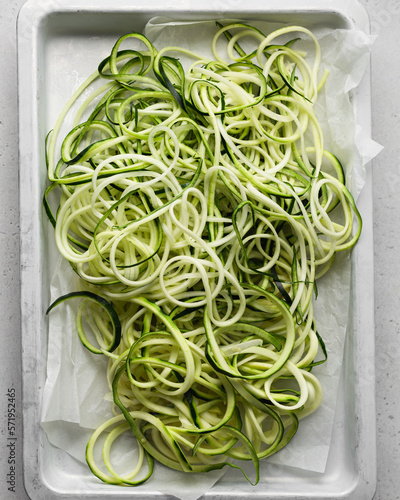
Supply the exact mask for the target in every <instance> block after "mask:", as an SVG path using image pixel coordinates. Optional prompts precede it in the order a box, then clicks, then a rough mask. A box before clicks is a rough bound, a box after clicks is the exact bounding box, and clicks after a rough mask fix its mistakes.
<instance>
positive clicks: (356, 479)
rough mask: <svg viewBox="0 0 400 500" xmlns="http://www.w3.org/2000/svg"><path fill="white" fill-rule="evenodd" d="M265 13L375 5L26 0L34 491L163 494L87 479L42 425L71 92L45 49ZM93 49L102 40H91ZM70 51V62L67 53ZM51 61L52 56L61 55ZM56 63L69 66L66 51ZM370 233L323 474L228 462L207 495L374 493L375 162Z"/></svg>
mask: <svg viewBox="0 0 400 500" xmlns="http://www.w3.org/2000/svg"><path fill="white" fill-rule="evenodd" d="M156 15H160V16H163V15H168V17H170V18H174V19H177V20H179V19H185V20H187V19H215V18H219V19H221V18H224V17H225V18H233V17H234V18H241V19H243V20H246V19H254V18H255V17H257V18H258V19H268V20H269V21H274V22H278V23H292V24H303V25H306V26H308V27H310V28H313V27H316V26H317V27H318V26H326V27H330V28H345V29H349V30H351V29H355V28H358V29H361V30H364V31H368V22H369V21H368V16H367V14H366V12H365V10H364V9H363V7H361V5H360V4H358V3H357V2H356V1H355V0H350V1H349V0H338V1H336V2H334V3H333V2H332V1H329V0H310V1H307V2H304V3H300V2H298V1H297V0H287V1H285V2H284V5H282V2H280V1H278V0H271V1H270V2H268V4H266V3H265V2H261V1H260V0H256V1H255V2H252V3H248V2H246V3H245V2H241V1H238V2H235V1H227V2H225V1H222V0H217V1H216V2H212V1H211V0H197V1H196V2H195V4H193V3H190V1H189V0H182V1H180V2H168V1H163V2H161V1H159V0H146V1H145V0H136V1H135V2H132V1H127V0H113V1H112V2H109V1H106V0H97V1H93V0H89V1H83V0H75V1H74V0H71V1H68V0H28V2H27V3H26V4H25V5H24V6H23V8H22V9H21V11H20V14H19V18H18V68H19V83H18V86H19V108H20V214H21V215H20V217H21V221H20V227H21V246H20V258H21V283H22V290H21V317H22V323H21V329H22V361H23V423H24V446H23V456H24V480H25V487H26V490H27V492H28V494H29V496H30V497H31V498H32V499H50V498H66V499H78V498H79V499H88V500H89V499H94V498H107V499H113V500H114V499H122V498H127V497H128V496H129V497H132V498H149V499H150V498H159V499H160V500H161V499H166V498H167V496H166V495H165V494H163V493H162V492H161V493H160V492H155V491H154V492H146V493H143V492H141V491H140V489H135V488H121V487H116V486H115V487H110V486H108V485H104V484H101V483H100V482H95V481H93V480H88V478H90V472H87V471H86V472H83V469H82V468H81V469H79V468H77V467H76V466H75V465H76V464H75V463H74V461H73V460H72V459H71V458H70V457H69V456H68V455H67V454H65V453H62V452H60V451H59V450H58V449H56V448H54V447H53V446H51V445H50V444H49V442H48V441H47V438H46V435H45V433H44V432H43V430H42V429H41V427H40V413H41V398H42V391H43V387H44V382H45V378H46V355H47V322H46V319H45V310H46V308H47V305H48V304H49V282H50V276H51V273H52V267H53V264H54V248H53V246H54V245H53V243H52V233H51V227H50V224H48V221H47V219H46V216H45V214H44V211H43V209H42V196H43V192H44V188H45V185H46V169H45V155H44V147H43V145H44V139H45V136H46V133H47V132H48V130H49V128H50V127H51V126H52V124H53V123H54V120H55V118H56V116H57V114H58V112H59V111H60V106H61V105H62V103H63V102H64V101H65V99H66V98H67V97H69V94H70V88H71V85H70V84H73V83H74V82H68V81H66V85H65V88H60V87H57V88H54V87H52V86H51V74H52V73H51V71H52V70H53V68H49V62H50V61H49V57H50V56H49V54H51V48H52V47H57V48H58V50H59V51H60V53H62V54H63V57H64V59H65V60H67V59H68V60H69V62H70V63H71V64H73V52H69V51H70V50H71V49H70V46H71V41H72V42H73V46H74V49H76V48H77V47H78V48H79V47H82V50H83V49H84V48H85V49H87V47H88V44H87V42H88V40H93V39H95V37H99V38H101V39H105V38H107V39H109V40H115V39H116V38H117V37H118V36H119V35H121V34H122V33H124V32H127V31H133V30H134V31H142V30H143V28H144V26H145V24H146V23H147V21H148V20H149V19H151V18H152V17H154V16H156ZM90 47H91V48H90V50H94V51H95V45H93V44H91V45H90ZM71 61H72V62H71ZM53 62H54V61H53ZM57 70H59V71H62V61H60V63H59V65H58V68H57ZM353 102H354V106H355V109H356V116H357V120H358V123H362V124H363V128H364V129H366V131H367V133H370V123H371V103H370V81H369V67H368V70H367V73H366V75H365V77H364V79H363V81H362V83H361V85H360V86H359V88H358V90H357V91H356V92H355V94H354V96H353ZM358 205H359V209H360V212H361V214H362V216H363V220H364V226H363V234H362V237H361V240H360V242H359V244H358V245H357V247H356V249H355V250H354V252H353V254H352V303H351V310H352V315H351V321H350V324H349V328H348V335H347V340H346V342H347V343H346V347H345V358H344V363H343V371H342V376H341V381H340V389H339V397H338V404H337V410H336V415H335V424H334V430H333V436H332V443H331V449H330V455H329V458H328V464H327V468H326V470H325V472H324V473H312V472H305V471H302V470H300V469H297V468H292V469H290V468H287V469H279V468H278V469H276V471H277V473H276V475H274V476H273V477H266V478H262V479H261V482H260V484H259V485H258V486H257V487H256V488H253V487H251V486H250V485H249V484H247V483H246V482H244V481H242V478H241V477H240V474H233V473H229V474H227V475H226V476H224V478H223V479H222V480H221V481H219V482H218V483H217V484H216V485H215V486H214V487H213V488H212V489H211V490H210V491H209V492H208V493H207V494H206V495H205V498H207V499H209V500H217V499H222V498H228V497H229V498H234V499H239V498H263V499H287V500H289V499H298V500H300V499H303V500H305V499H321V500H322V499H325V500H326V499H332V500H333V499H339V498H340V499H345V498H347V499H352V500H369V499H372V497H373V495H374V491H375V486H376V443H375V402H374V390H375V388H374V317H373V234H372V182H371V169H370V168H368V169H367V179H366V184H365V187H364V189H363V191H362V194H361V197H360V199H359V202H358Z"/></svg>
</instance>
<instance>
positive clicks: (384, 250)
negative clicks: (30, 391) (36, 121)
mask: <svg viewBox="0 0 400 500" xmlns="http://www.w3.org/2000/svg"><path fill="white" fill-rule="evenodd" d="M23 3H24V1H23V0H13V1H12V2H10V1H5V0H0V7H1V9H0V47H1V49H0V58H1V77H0V169H1V177H0V213H1V214H2V223H1V227H0V276H1V277H0V325H1V326H0V329H1V333H0V335H1V342H2V343H1V349H0V366H1V372H0V408H1V411H0V498H1V499H3V500H11V499H13V500H15V499H18V500H25V499H27V498H28V497H27V496H26V494H25V492H24V487H23V480H22V456H21V449H22V439H23V435H22V424H21V412H22V409H21V398H22V394H21V362H20V357H21V354H20V352H21V348H20V335H19V260H18V242H19V229H18V218H19V213H18V155H17V151H18V134H17V76H16V43H15V41H16V35H15V24H16V18H17V14H18V10H19V8H20V7H21V6H22V4H23ZM361 3H362V4H363V5H364V6H365V7H366V8H367V10H368V12H369V15H370V19H371V27H372V33H374V34H376V35H378V37H377V40H376V42H375V45H374V48H373V52H372V114H373V137H374V139H375V140H376V141H377V142H379V143H380V144H382V145H383V146H384V147H385V149H384V150H383V152H381V153H380V155H379V156H378V157H377V158H376V159H375V160H374V164H373V174H374V194H373V196H374V254H375V272H374V276H375V323H376V401H377V438H378V450H377V452H378V486H377V492H376V495H375V500H396V499H400V492H399V489H398V472H399V471H400V416H399V415H400V400H399V398H398V396H399V389H400V348H399V339H398V336H399V334H400V326H399V325H400V320H399V317H400V316H399V313H398V310H399V307H398V305H399V304H400V261H399V258H398V244H399V242H400V236H399V235H400V218H399V217H398V215H397V214H398V209H399V197H398V196H397V194H398V190H400V167H399V164H398V158H399V156H398V153H399V152H400V127H399V126H398V116H399V115H400V98H399V97H400V91H399V87H398V80H399V78H400V51H399V50H398V46H399V45H398V42H399V39H400V33H399V30H398V25H399V22H400V2H399V0H362V2H361ZM22 77H23V75H22ZM13 401H15V407H14V406H13ZM9 403H10V404H9ZM14 415H15V417H16V418H15V422H14V419H13V417H14ZM10 426H11V427H12V426H15V436H13V439H9V438H10ZM13 474H15V478H14V481H15V487H14V490H15V491H11V490H9V488H11V486H12V484H13V482H12V480H11V479H12V477H13V476H12V475H13ZM7 481H9V482H7Z"/></svg>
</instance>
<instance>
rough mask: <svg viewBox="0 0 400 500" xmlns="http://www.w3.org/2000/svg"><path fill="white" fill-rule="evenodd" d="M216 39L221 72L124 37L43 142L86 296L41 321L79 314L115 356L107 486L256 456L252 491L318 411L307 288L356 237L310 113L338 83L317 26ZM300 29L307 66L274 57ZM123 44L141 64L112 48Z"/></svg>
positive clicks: (56, 217)
mask: <svg viewBox="0 0 400 500" xmlns="http://www.w3.org/2000/svg"><path fill="white" fill-rule="evenodd" d="M217 25H218V26H217V30H216V34H215V37H214V39H213V40H212V41H210V42H211V46H212V51H213V55H214V59H213V60H209V59H207V58H205V57H203V56H201V55H197V54H194V53H192V52H190V51H188V50H186V49H183V48H179V47H166V48H163V49H162V50H159V51H158V50H157V49H156V48H155V47H154V46H153V45H152V43H150V42H149V41H148V40H147V39H146V38H145V37H144V36H143V35H141V34H138V33H130V34H128V35H125V36H122V37H121V38H120V39H119V40H118V41H117V42H116V44H115V45H114V47H113V49H112V51H111V53H110V55H109V57H107V58H106V59H104V60H103V61H102V62H101V63H100V65H99V67H98V70H97V71H96V72H94V73H93V74H92V75H91V76H90V77H89V78H88V79H87V80H86V81H85V82H84V83H83V84H82V85H81V86H80V88H79V89H78V90H77V91H76V92H75V94H74V95H73V96H72V97H71V99H70V100H69V101H68V103H67V104H66V106H65V108H64V110H63V111H62V113H61V115H60V117H59V119H58V121H57V123H56V125H55V128H54V130H53V131H52V133H51V134H49V137H48V140H47V166H48V178H49V180H50V184H49V187H48V189H47V190H46V193H45V196H44V205H45V208H46V211H47V214H48V216H49V219H50V221H51V222H52V224H53V225H54V229H55V241H56V244H57V247H58V249H59V251H60V253H61V255H62V256H63V257H64V258H65V259H67V260H68V261H69V262H70V263H71V266H72V267H73V269H74V270H75V271H76V273H77V274H78V275H79V277H80V286H81V289H80V290H79V291H77V292H72V293H71V294H69V295H67V296H63V297H61V298H60V299H58V300H57V301H56V302H55V303H53V304H52V305H51V306H50V308H49V310H50V309H51V308H52V307H54V306H55V305H57V304H59V303H60V302H63V301H64V300H66V299H79V300H80V305H79V313H78V323H77V324H78V333H79V336H80V338H81V340H82V342H83V344H84V346H85V347H86V348H88V349H89V350H91V351H92V352H93V353H94V354H100V355H101V354H103V355H105V356H108V358H109V364H108V371H107V374H106V376H107V379H108V382H109V386H110V392H111V393H112V397H113V402H114V411H115V416H114V417H113V418H112V419H111V420H109V421H107V422H105V423H104V424H103V425H101V426H100V427H99V428H98V429H97V430H96V431H95V432H94V433H93V435H92V438H91V439H90V441H89V443H88V446H87V455H86V458H87V462H88V465H89V467H90V468H91V470H92V471H93V473H94V474H95V475H96V476H98V477H99V478H100V479H101V480H102V481H105V482H107V483H112V484H129V485H137V484H141V483H142V482H144V481H146V480H147V479H148V478H149V477H150V476H151V474H152V472H153V467H154V460H157V461H159V462H161V463H162V464H164V465H166V466H168V467H170V468H172V469H176V470H180V471H186V472H206V471H209V470H212V469H220V468H222V467H224V466H225V465H229V466H231V467H237V465H235V464H234V463H232V460H252V461H253V463H254V465H255V468H256V477H255V481H254V482H257V481H258V478H259V460H260V459H262V458H265V457H267V456H270V455H271V454H273V453H275V452H277V451H279V450H280V449H281V448H283V447H284V446H285V445H286V444H287V443H288V442H289V441H290V439H291V438H292V437H293V435H294V434H295V432H296V430H297V427H298V421H299V419H301V418H303V417H305V416H306V415H309V414H310V413H312V412H313V411H315V410H316V409H317V408H318V406H319V404H320V403H321V400H322V388H321V385H320V383H319V381H318V378H317V377H316V376H315V375H314V374H313V372H312V368H313V367H314V366H316V365H318V364H320V363H322V362H324V361H325V359H326V350H325V347H324V343H323V341H322V339H321V337H320V336H319V334H318V333H317V329H316V324H315V320H314V315H313V294H314V290H315V287H316V280H317V278H318V277H320V276H322V275H323V274H325V273H326V272H327V271H328V270H329V268H330V267H331V265H332V263H333V261H334V258H335V255H336V254H337V253H338V252H341V251H345V250H349V249H351V248H352V247H353V246H354V244H355V243H356V242H357V240H358V238H359V235H360V232H361V225H362V224H361V218H360V215H359V213H358V211H357V208H356V205H355V202H354V200H353V198H352V196H351V194H350V192H349V191H348V189H347V188H346V187H345V180H344V172H343V168H342V166H341V164H340V163H339V161H338V159H337V158H336V157H335V156H334V155H333V154H332V153H331V152H329V151H326V150H325V149H324V144H323V134H322V131H321V127H320V124H319V122H318V119H317V117H316V114H315V111H314V104H315V103H316V101H317V98H318V92H319V90H320V89H321V87H322V86H323V84H324V81H325V79H326V78H327V76H328V75H327V72H324V73H323V74H322V75H320V67H319V66H320V58H321V56H320V49H319V45H318V41H317V40H316V38H315V37H314V35H313V34H312V33H311V32H310V31H309V30H308V29H306V28H303V27H301V26H291V27H285V28H282V29H280V30H277V31H275V32H273V33H270V34H268V35H267V36H266V35H264V34H263V33H261V32H260V31H259V30H258V29H256V28H254V27H252V26H250V25H245V24H240V23H237V24H231V25H228V26H223V25H221V24H219V23H217ZM299 32H301V33H302V34H303V36H308V37H310V38H311V39H312V41H313V42H314V47H315V51H314V54H313V55H312V57H311V58H308V57H307V55H306V54H305V53H304V52H302V51H300V50H296V41H297V39H296V38H294V37H293V38H292V39H291V40H290V41H289V42H286V43H284V44H283V43H281V42H280V41H279V40H280V39H281V35H285V36H286V37H288V35H289V37H290V35H291V34H293V36H294V34H295V33H299ZM132 39H133V40H134V41H135V42H136V43H137V42H140V44H142V46H143V49H142V50H136V49H135V50H134V49H130V48H124V49H122V48H121V45H122V44H124V46H129V42H130V41H132ZM249 42H250V43H252V44H253V48H252V49H251V50H250V51H247V52H246V51H245V50H244V49H243V47H244V46H245V45H246V46H248V45H249ZM180 54H181V55H184V56H185V57H189V58H191V61H192V62H191V64H190V65H189V67H187V68H184V67H183V66H182V64H181V62H180V61H179V59H178V58H177V56H179V55H180ZM310 59H311V60H312V61H313V62H312V64H310V63H309V62H308V61H309V60H310ZM102 80H103V81H104V83H103V84H101V85H100V86H97V87H93V85H92V84H93V83H97V82H98V81H102ZM93 89H94V90H93ZM83 95H85V96H86V98H85V99H84V101H83V104H81V106H80V107H79V109H78V111H77V112H76V116H75V121H74V126H73V128H72V130H71V131H70V132H69V133H68V134H67V135H66V136H65V138H64V139H63V141H62V144H61V152H60V155H59V153H58V152H57V139H58V137H59V135H60V133H61V130H62V127H63V125H64V121H65V118H66V116H67V114H68V112H69V111H70V110H71V108H72V106H73V105H74V104H75V103H76V101H77V100H78V99H79V98H82V96H83ZM58 155H59V159H58ZM55 190H57V191H58V192H59V194H60V196H59V205H58V208H57V211H56V213H53V211H52V209H51V207H50V202H49V198H50V193H51V192H53V191H55ZM127 432H129V433H133V434H134V435H135V437H136V438H137V442H138V446H139V454H138V462H137V464H133V465H132V471H131V472H130V473H128V474H120V473H119V472H117V471H116V470H115V467H114V465H113V464H112V460H111V458H110V457H111V451H110V450H111V449H113V450H114V448H115V447H118V442H119V440H118V438H119V437H120V436H121V435H123V434H124V433H127ZM104 436H106V437H105V438H104ZM101 443H102V444H101ZM98 446H100V447H102V449H103V453H102V457H103V458H102V462H103V463H98V461H96V459H95V456H96V453H95V451H94V450H95V448H96V447H98ZM114 452H115V450H114ZM146 463H147V466H146V465H145V464H146ZM246 477H247V476H246ZM248 479H249V478H248ZM249 480H250V479H249Z"/></svg>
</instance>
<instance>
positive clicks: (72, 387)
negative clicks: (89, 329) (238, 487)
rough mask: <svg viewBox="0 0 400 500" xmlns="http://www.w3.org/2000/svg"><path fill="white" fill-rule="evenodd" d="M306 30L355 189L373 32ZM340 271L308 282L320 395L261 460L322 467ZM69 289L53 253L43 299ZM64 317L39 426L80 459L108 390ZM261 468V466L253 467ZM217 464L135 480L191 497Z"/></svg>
mask: <svg viewBox="0 0 400 500" xmlns="http://www.w3.org/2000/svg"><path fill="white" fill-rule="evenodd" d="M251 24H253V25H255V26H257V27H258V28H260V29H261V30H262V31H263V32H264V33H268V32H269V31H270V30H271V29H275V28H277V27H279V26H278V25H272V24H267V23H260V22H251ZM313 32H314V34H315V35H317V37H318V40H319V42H320V44H321V51H322V68H325V67H328V68H329V69H330V75H329V78H328V80H327V83H326V85H325V88H324V89H323V91H322V92H321V94H320V97H319V101H318V104H317V106H316V111H317V115H318V117H319V119H320V122H321V125H322V129H323V133H324V147H325V148H326V149H328V150H330V151H332V152H333V153H334V154H335V155H336V156H338V158H339V159H340V160H341V162H342V163H343V165H344V167H345V170H346V178H347V184H348V187H349V188H350V189H351V191H352V192H353V194H354V195H355V196H356V197H357V195H358V194H359V193H360V191H361V189H362V186H363V183H364V178H365V165H366V163H367V162H368V161H369V160H370V159H372V158H373V157H374V156H375V155H376V154H377V153H378V152H379V151H380V149H381V147H380V146H379V145H378V144H376V143H375V142H374V141H372V140H371V139H370V138H369V136H368V134H367V133H366V131H364V129H363V128H362V127H361V126H359V125H355V119H354V109H353V106H352V104H351V92H352V91H353V89H355V88H356V87H357V85H358V84H359V82H360V81H361V79H362V77H363V74H364V72H365V69H366V65H367V62H368V56H369V52H370V50H371V46H372V43H373V37H371V36H367V35H366V34H365V33H363V32H357V31H351V30H327V29H320V30H314V31H313ZM194 33H195V36H194ZM214 33H215V24H214V23H213V22H196V23H184V22H181V23H170V22H169V21H168V20H166V19H161V18H155V19H152V20H151V21H150V22H149V24H148V26H147V28H146V35H147V36H148V38H149V39H150V40H151V41H152V42H153V43H154V44H155V46H156V47H158V48H161V47H163V46H165V45H178V46H182V47H187V48H189V49H191V50H194V51H195V52H198V53H201V54H204V55H206V56H210V57H211V52H210V50H209V40H211V39H212V36H213V34H214ZM302 38H304V37H302ZM300 43H302V44H303V41H302V42H300ZM304 47H306V48H307V49H308V50H309V53H310V54H313V50H312V48H313V47H312V44H310V43H309V42H308V41H304ZM182 62H184V61H182ZM84 76H85V75H82V78H83V77H84ZM350 272H351V264H350V258H349V257H348V256H340V258H339V259H338V261H337V263H336V264H335V265H334V267H333V269H332V270H331V271H330V273H329V274H328V276H326V277H324V278H323V279H322V280H320V281H319V283H318V299H317V300H316V301H315V317H316V320H317V326H318V331H319V333H320V334H321V335H322V337H323V339H324V341H325V343H326V347H327V350H328V362H327V363H325V364H323V365H322V366H320V367H317V368H316V369H315V371H314V373H315V374H316V375H317V376H318V378H319V379H320V380H321V383H322V386H323V388H324V402H323V404H322V405H321V407H320V408H319V409H318V410H317V411H316V412H315V413H314V414H312V415H311V416H309V417H307V418H306V419H304V420H303V421H301V423H300V428H299V431H298V433H297V434H296V436H295V437H294V439H293V440H292V442H291V443H290V444H289V445H288V446H287V447H286V448H285V449H283V450H282V451H280V452H279V453H278V454H277V455H275V456H273V457H270V458H269V459H268V460H267V461H266V463H267V462H268V463H274V464H281V465H284V466H291V467H297V468H301V469H304V470H308V471H315V472H323V471H324V470H325V466H326V462H327V457H328V453H329V447H330V441H331V433H332V426H333V419H334V414H335V406H336V397H337V391H338V383H339V376H340V371H341V365H342V357H343V346H344V339H345V335H346V328H347V319H348V316H347V312H348V308H349V302H350V300H351V297H350ZM76 289H77V280H76V276H75V275H74V273H73V272H72V271H71V269H70V267H69V264H68V263H66V262H65V261H63V260H62V259H61V258H60V259H59V262H58V264H57V267H56V269H55V272H54V276H53V279H52V282H51V295H52V300H54V299H55V298H57V297H58V296H60V295H61V294H64V293H67V292H70V291H73V290H76ZM74 316H75V311H74V309H73V306H72V305H70V304H65V306H64V307H62V308H56V309H55V310H54V311H53V312H52V314H51V316H50V318H49V346H48V359H47V381H46V385H45V389H44V398H43V407H42V426H43V428H44V430H45V431H46V433H47V436H48V439H49V441H50V442H51V443H52V444H54V445H55V446H57V447H59V448H61V449H62V450H65V451H66V452H68V453H69V454H70V455H72V456H73V457H75V458H76V459H77V460H79V461H82V462H83V461H84V460H85V458H84V457H85V446H86V443H87V440H88V439H89V437H90V435H91V433H92V430H93V429H94V428H96V426H98V425H99V424H101V423H102V422H103V421H105V420H106V419H107V418H109V417H111V416H112V414H111V410H110V408H111V403H110V400H111V398H110V396H109V395H108V396H106V397H104V395H105V394H107V393H108V388H107V384H106V380H105V366H106V359H103V358H102V357H99V356H95V355H93V354H91V353H90V352H88V351H87V350H86V349H85V348H83V346H82V345H81V344H80V341H79V339H78V338H77V335H76V333H75V329H74V324H75V322H74ZM263 467H264V468H265V467H266V465H263V466H262V470H263ZM223 473H224V471H216V472H213V473H208V474H201V475H194V474H191V475H190V480H188V476H187V475H186V474H184V473H178V472H176V471H170V470H168V469H167V468H165V467H163V466H161V465H159V464H157V465H156V470H155V473H154V474H153V476H152V478H151V479H150V480H149V481H148V482H147V483H146V484H145V485H143V486H141V487H140V488H141V489H142V490H143V491H145V490H148V489H150V490H152V491H154V490H157V491H161V492H163V493H168V494H172V495H175V496H176V497H178V498H181V499H183V500H194V499H196V498H198V497H200V496H201V495H203V494H204V493H205V492H206V491H208V490H209V489H210V488H211V487H212V485H213V484H214V483H215V481H217V480H218V479H219V478H220V477H221V476H222V475H223Z"/></svg>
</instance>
